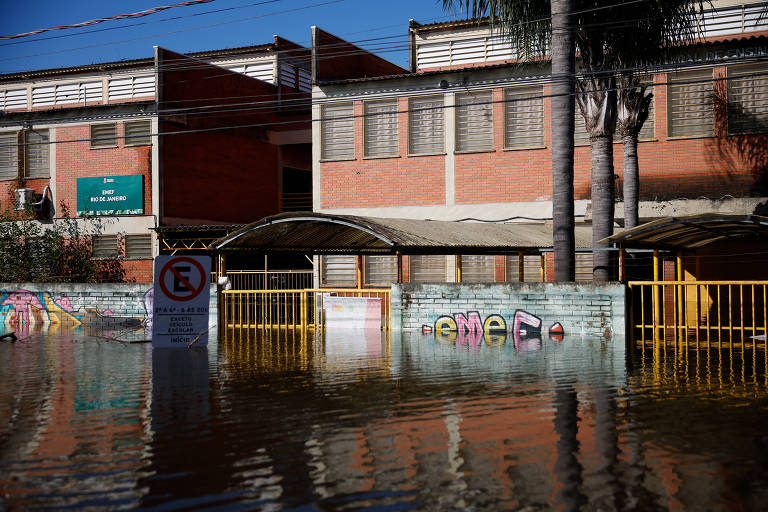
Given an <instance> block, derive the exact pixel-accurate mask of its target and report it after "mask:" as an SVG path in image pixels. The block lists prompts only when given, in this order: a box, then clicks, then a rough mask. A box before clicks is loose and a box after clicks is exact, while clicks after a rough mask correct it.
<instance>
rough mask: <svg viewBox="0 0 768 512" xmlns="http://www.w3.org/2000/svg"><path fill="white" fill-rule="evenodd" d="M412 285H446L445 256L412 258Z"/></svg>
mask: <svg viewBox="0 0 768 512" xmlns="http://www.w3.org/2000/svg"><path fill="white" fill-rule="evenodd" d="M410 260H411V282H412V283H444V282H445V256H443V255H442V254H440V255H416V256H411V257H410Z"/></svg>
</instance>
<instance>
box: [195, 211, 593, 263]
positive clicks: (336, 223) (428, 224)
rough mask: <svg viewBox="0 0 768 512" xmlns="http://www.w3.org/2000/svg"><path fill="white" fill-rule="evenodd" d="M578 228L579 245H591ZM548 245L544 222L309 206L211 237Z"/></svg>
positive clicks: (463, 248) (486, 247) (417, 249)
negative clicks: (369, 213) (361, 213)
mask: <svg viewBox="0 0 768 512" xmlns="http://www.w3.org/2000/svg"><path fill="white" fill-rule="evenodd" d="M590 236H591V235H590V233H589V232H588V231H585V229H584V228H580V229H579V230H577V246H579V247H589V246H590ZM550 247H552V226H548V225H546V224H543V223H537V224H529V223H507V224H501V223H480V222H449V221H431V220H413V219H388V218H377V217H358V216H353V215H330V214H323V213H313V212H295V213H283V214H280V215H275V216H272V217H266V218H264V219H262V220H260V221H257V222H254V223H252V224H248V225H247V226H245V227H243V228H241V229H239V230H237V231H235V232H233V233H231V234H229V235H227V236H225V237H222V238H219V239H218V240H216V241H214V242H213V243H212V244H211V245H210V246H209V248H210V249H212V250H214V251H237V250H241V251H254V252H300V253H312V254H333V253H338V254H349V253H365V254H395V253H396V252H400V253H402V254H503V253H510V252H518V251H524V252H538V251H539V249H542V248H550Z"/></svg>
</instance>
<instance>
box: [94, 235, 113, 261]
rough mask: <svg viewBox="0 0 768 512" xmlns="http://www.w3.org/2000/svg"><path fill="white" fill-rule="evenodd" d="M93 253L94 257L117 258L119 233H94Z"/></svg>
mask: <svg viewBox="0 0 768 512" xmlns="http://www.w3.org/2000/svg"><path fill="white" fill-rule="evenodd" d="M92 254H93V257H94V258H116V257H117V235H94V236H93V252H92Z"/></svg>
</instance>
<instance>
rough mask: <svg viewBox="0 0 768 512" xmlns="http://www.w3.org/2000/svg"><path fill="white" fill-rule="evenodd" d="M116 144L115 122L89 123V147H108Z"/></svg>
mask: <svg viewBox="0 0 768 512" xmlns="http://www.w3.org/2000/svg"><path fill="white" fill-rule="evenodd" d="M116 145H117V123H103V124H92V125H91V147H92V148H110V147H114V146H116Z"/></svg>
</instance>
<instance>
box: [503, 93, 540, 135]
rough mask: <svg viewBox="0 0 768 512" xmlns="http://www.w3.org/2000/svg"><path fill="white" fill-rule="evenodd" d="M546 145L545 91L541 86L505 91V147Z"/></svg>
mask: <svg viewBox="0 0 768 512" xmlns="http://www.w3.org/2000/svg"><path fill="white" fill-rule="evenodd" d="M543 145H544V90H543V88H542V87H540V86H536V87H518V88H515V89H506V90H505V91H504V147H505V148H510V149H519V148H536V147H542V146H543Z"/></svg>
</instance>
